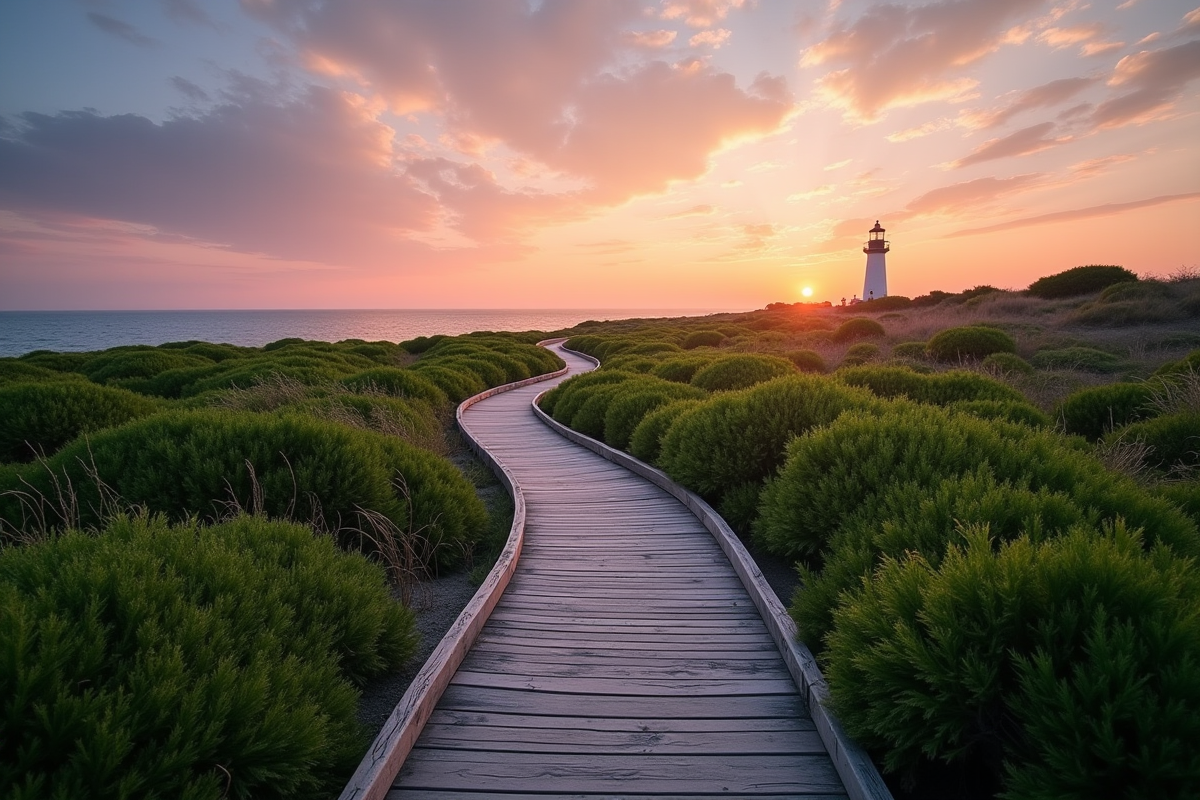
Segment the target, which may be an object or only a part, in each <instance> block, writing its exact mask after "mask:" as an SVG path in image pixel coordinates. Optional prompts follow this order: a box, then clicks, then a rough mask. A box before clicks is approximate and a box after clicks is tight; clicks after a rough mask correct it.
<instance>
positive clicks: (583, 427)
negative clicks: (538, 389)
mask: <svg viewBox="0 0 1200 800" xmlns="http://www.w3.org/2000/svg"><path fill="white" fill-rule="evenodd" d="M638 383H640V381H638V380H636V379H635V380H631V381H626V382H624V383H610V384H607V385H601V386H593V387H590V388H589V389H587V390H586V391H584V392H581V393H580V394H579V395H578V396H579V397H580V398H581V399H582V402H581V403H580V404H579V406H578V408H576V409H575V413H573V414H571V416H570V418H567V417H566V416H565V415H564V416H563V419H562V420H560V421H561V422H562V423H563V424H564V425H568V426H570V427H571V428H573V429H575V430H577V431H579V432H580V433H582V434H585V435H587V436H591V437H592V438H593V439H600V440H601V441H603V440H604V417H605V415H606V414H607V413H608V406H609V404H610V403H612V401H613V399H614V398H616V397H617V396H618V394H619V393H620V392H622V390H624V389H625V388H626V387H628V386H629V385H631V384H633V385H636V384H638ZM565 405H566V404H562V405H560V406H559V407H558V409H559V413H560V414H561V413H562V409H563V407H564V406H565ZM556 419H557V417H556Z"/></svg>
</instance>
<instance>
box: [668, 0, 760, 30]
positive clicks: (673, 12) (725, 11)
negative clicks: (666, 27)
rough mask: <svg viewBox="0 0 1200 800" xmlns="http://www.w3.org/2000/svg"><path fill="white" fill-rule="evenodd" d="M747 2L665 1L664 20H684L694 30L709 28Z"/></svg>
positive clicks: (729, 0)
mask: <svg viewBox="0 0 1200 800" xmlns="http://www.w3.org/2000/svg"><path fill="white" fill-rule="evenodd" d="M745 5H746V0H663V10H662V18H663V19H682V20H683V21H684V22H686V23H687V24H688V25H690V26H692V27H693V28H709V27H712V26H713V25H716V24H717V23H718V22H720V21H721V20H723V19H725V17H726V16H728V15H729V12H730V11H732V10H734V9H737V8H742V7H743V6H745Z"/></svg>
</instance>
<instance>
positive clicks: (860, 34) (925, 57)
mask: <svg viewBox="0 0 1200 800" xmlns="http://www.w3.org/2000/svg"><path fill="white" fill-rule="evenodd" d="M1042 4H1043V0H953V1H952V2H943V3H934V4H930V5H925V6H918V7H915V8H908V7H904V6H899V5H877V6H872V7H871V8H870V9H869V10H868V11H867V12H866V13H865V14H864V15H863V16H862V17H860V18H859V19H858V20H857V21H856V22H854V23H853V24H851V25H848V26H847V25H837V26H836V27H835V28H834V30H833V31H832V32H831V33H830V35H829V36H828V37H827V38H826V39H825V40H824V41H822V42H819V43H817V44H815V45H813V46H812V47H810V48H808V50H806V51H805V53H804V56H803V58H802V61H801V64H802V66H809V67H811V66H827V65H845V66H844V68H842V69H837V70H834V71H831V72H828V73H826V74H825V75H823V76H822V77H821V78H819V79H818V87H819V89H820V90H821V93H822V95H823V97H824V98H825V100H826V102H828V103H829V104H830V105H832V106H834V107H837V108H843V109H845V110H846V111H847V112H848V113H849V114H850V115H852V116H854V117H857V118H860V119H863V120H868V121H870V120H874V119H877V118H878V117H879V116H880V114H882V113H883V112H884V111H886V110H887V109H889V108H896V107H903V106H913V105H918V104H920V103H926V102H930V101H933V100H952V99H957V98H961V97H963V96H965V94H966V93H967V92H969V91H970V90H971V89H972V88H974V87H975V86H976V85H977V81H975V80H974V79H972V78H969V77H965V76H963V75H962V68H963V67H964V66H967V65H969V64H971V63H973V62H975V61H978V60H979V59H981V58H983V57H984V56H985V55H987V54H988V53H990V52H993V51H994V50H996V49H998V48H999V47H1000V46H1001V45H1002V44H1004V43H1005V42H1006V41H1008V39H1009V32H1010V28H1011V24H1012V23H1013V21H1014V20H1016V19H1018V18H1020V17H1022V16H1023V15H1026V14H1028V13H1030V12H1032V11H1034V10H1036V9H1037V8H1039V7H1040V6H1041V5H1042Z"/></svg>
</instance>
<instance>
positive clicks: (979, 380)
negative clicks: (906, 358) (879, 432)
mask: <svg viewBox="0 0 1200 800" xmlns="http://www.w3.org/2000/svg"><path fill="white" fill-rule="evenodd" d="M837 378H838V379H839V380H840V381H842V383H845V384H847V385H849V386H862V387H864V388H866V389H870V390H871V392H873V393H874V394H876V395H878V396H879V397H886V398H896V397H907V398H908V399H910V400H914V401H916V402H918V403H932V404H935V405H946V404H949V403H956V402H961V401H966V400H1001V401H1020V402H1023V401H1024V400H1025V398H1024V397H1023V396H1022V395H1021V393H1020V392H1018V391H1017V390H1016V389H1013V388H1012V387H1011V386H1008V385H1006V384H1003V383H1001V382H1000V381H997V380H994V379H992V378H989V377H987V376H986V375H980V374H979V373H977V372H968V371H965V370H951V371H949V372H939V373H931V374H923V373H919V372H914V371H913V370H911V369H909V368H908V367H898V366H868V367H854V368H847V369H841V370H839V371H838V373H837Z"/></svg>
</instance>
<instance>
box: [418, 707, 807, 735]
mask: <svg viewBox="0 0 1200 800" xmlns="http://www.w3.org/2000/svg"><path fill="white" fill-rule="evenodd" d="M429 723H430V724H436V725H454V726H458V727H460V728H463V729H465V728H467V727H469V726H476V725H478V726H482V727H496V728H510V729H512V728H537V729H542V730H554V729H557V728H565V729H569V730H587V731H618V732H620V731H640V732H642V733H646V732H658V733H670V732H674V733H686V732H690V731H694V732H698V733H716V732H720V731H730V732H746V731H815V730H816V725H814V724H813V721H812V720H811V719H807V718H805V717H753V718H745V717H726V718H721V719H681V718H678V717H675V718H672V719H649V718H645V717H637V718H621V717H548V716H533V715H530V714H505V713H498V712H492V713H484V712H465V711H447V710H445V709H441V708H439V709H438V710H436V711H434V712H433V716H432V717H430V718H429Z"/></svg>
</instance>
